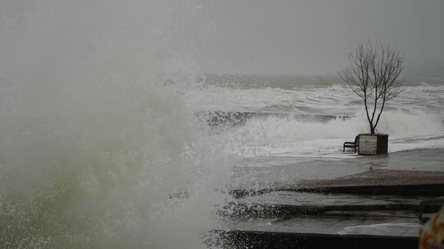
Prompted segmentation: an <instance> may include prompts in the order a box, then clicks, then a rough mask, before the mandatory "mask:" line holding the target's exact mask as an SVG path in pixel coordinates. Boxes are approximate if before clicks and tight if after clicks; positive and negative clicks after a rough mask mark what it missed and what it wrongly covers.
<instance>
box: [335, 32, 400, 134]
mask: <svg viewBox="0 0 444 249" xmlns="http://www.w3.org/2000/svg"><path fill="white" fill-rule="evenodd" d="M348 58H349V61H350V64H351V66H350V67H349V68H347V69H345V70H343V71H342V72H339V73H338V75H339V77H341V79H343V80H344V81H345V82H347V83H348V85H349V86H350V88H351V89H352V91H353V92H354V93H356V94H357V95H358V96H359V97H360V98H361V99H362V100H364V106H365V111H366V113H367V119H368V122H369V125H370V132H371V134H375V128H376V126H377V125H378V122H379V119H380V117H381V113H382V111H383V110H384V106H385V102H386V101H388V100H391V99H393V98H395V97H396V96H398V95H399V94H400V93H401V92H402V91H403V90H404V89H405V86H404V83H405V81H406V80H407V79H408V77H407V76H405V75H401V72H402V71H403V69H404V67H402V63H403V62H404V53H400V52H399V51H398V50H397V48H396V46H390V43H384V44H383V43H381V42H379V43H378V42H376V45H375V46H374V47H373V46H372V44H371V42H370V41H369V43H367V44H365V46H363V45H362V44H361V43H359V42H358V47H357V48H356V51H355V52H354V53H350V54H349V55H348ZM370 108H372V109H370ZM369 109H370V112H371V111H373V112H372V114H371V115H370V113H369ZM378 111H379V113H378ZM376 113H378V115H377V116H375V115H376ZM375 118H376V119H375Z"/></svg>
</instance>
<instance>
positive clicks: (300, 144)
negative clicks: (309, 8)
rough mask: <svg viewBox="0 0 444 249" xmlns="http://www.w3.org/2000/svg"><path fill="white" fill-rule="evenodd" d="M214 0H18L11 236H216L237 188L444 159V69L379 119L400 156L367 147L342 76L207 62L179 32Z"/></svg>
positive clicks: (6, 184) (8, 41)
mask: <svg viewBox="0 0 444 249" xmlns="http://www.w3.org/2000/svg"><path fill="white" fill-rule="evenodd" d="M198 7H199V6H196V5H195V4H193V3H192V2H188V1H174V0H172V1H170V0H165V1H145V0H144V1H139V0H131V1H125V2H123V1H83V0H79V1H55V0H54V1H53V0H47V1H38V2H36V1H28V0H24V1H10V2H8V3H7V4H6V3H5V4H4V5H2V10H1V11H0V12H1V13H2V14H1V15H0V34H1V35H2V39H0V248H45V249H46V248H57V249H59V248H107V249H109V248H149V249H153V248H162V249H170V248H171V249H176V248H207V246H206V245H205V244H203V241H204V240H207V239H211V238H209V237H208V236H209V233H208V231H211V230H213V229H224V227H223V222H221V219H222V218H221V217H220V216H219V215H218V211H219V210H220V209H221V208H223V207H224V206H226V205H227V203H229V202H231V201H235V200H233V197H232V196H230V194H229V191H230V190H231V189H233V188H240V187H253V188H255V187H257V188H262V187H266V186H269V185H271V184H279V183H283V182H296V181H298V180H301V179H302V180H303V179H315V178H328V177H336V176H340V175H344V174H350V172H351V171H354V172H357V171H363V170H368V169H369V168H370V167H380V168H381V167H387V168H403V167H404V168H405V167H407V168H409V169H412V170H421V165H423V166H424V167H425V166H427V167H428V168H433V169H435V170H442V169H443V168H442V167H443V166H442V165H443V164H442V162H443V158H442V154H443V153H442V152H443V148H444V125H443V119H444V108H443V106H444V105H443V104H444V100H443V99H444V98H443V97H444V79H437V78H412V80H411V81H409V82H408V86H407V88H406V89H405V91H404V92H403V93H402V94H401V95H400V96H399V97H398V98H396V99H394V100H392V101H390V102H388V103H387V106H386V109H385V111H384V112H383V114H382V117H381V121H380V124H379V125H378V127H377V130H378V132H381V133H387V134H389V156H385V157H359V156H357V155H356V154H355V153H353V152H351V151H347V152H342V144H343V142H344V141H350V140H353V139H354V137H355V136H356V135H357V134H359V133H364V132H368V128H367V124H366V117H365V112H364V110H363V105H362V102H361V100H360V99H359V98H358V97H357V96H355V95H354V94H353V93H352V92H351V91H350V89H349V88H348V87H347V85H346V84H345V83H344V82H341V81H340V80H339V79H338V78H337V77H335V76H334V75H330V76H286V75H284V76H282V75H215V74H204V73H202V72H199V70H198V69H197V67H196V66H194V64H193V60H192V59H190V56H189V53H188V51H182V50H181V49H179V48H177V47H176V46H175V45H177V43H174V38H175V36H174V35H172V33H174V32H176V31H177V30H178V27H183V26H181V25H182V24H183V25H185V26H186V24H187V21H189V20H190V18H192V17H194V16H193V13H195V11H196V10H198V9H199V8H198ZM196 16H198V15H197V14H196ZM184 30H188V29H184ZM328 165H334V166H335V167H333V168H335V169H337V170H334V171H331V170H330V171H328V170H325V169H326V168H327V167H328Z"/></svg>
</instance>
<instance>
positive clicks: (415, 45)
mask: <svg viewBox="0 0 444 249" xmlns="http://www.w3.org/2000/svg"><path fill="white" fill-rule="evenodd" d="M195 8H196V9H198V11H197V13H198V14H197V15H191V14H190V16H189V19H188V20H187V21H185V22H184V23H183V24H181V25H182V26H181V27H180V31H178V32H177V33H176V35H177V40H176V41H177V43H178V44H179V46H181V47H182V48H184V49H186V50H187V51H189V52H190V54H192V55H193V57H194V58H195V60H196V61H197V64H198V65H199V66H200V68H201V69H202V71H206V72H216V73H273V74H280V73H284V74H325V73H328V72H332V73H335V72H336V71H339V70H342V69H343V68H345V67H347V66H348V57H347V55H348V54H349V53H350V52H352V51H353V50H354V49H355V47H356V45H357V42H358V41H360V42H366V41H368V39H369V38H370V39H371V40H372V41H375V40H378V41H382V42H390V43H391V44H397V46H398V48H399V49H400V50H402V51H405V52H406V55H405V57H406V66H408V67H412V68H415V69H417V70H419V69H421V67H425V66H427V67H430V66H433V65H434V64H436V63H438V64H442V63H443V62H444V47H443V45H444V14H443V13H444V1H443V0H421V1H418V0H371V1H357V0H287V1H284V0H220V1H211V2H210V1H201V3H196V7H195Z"/></svg>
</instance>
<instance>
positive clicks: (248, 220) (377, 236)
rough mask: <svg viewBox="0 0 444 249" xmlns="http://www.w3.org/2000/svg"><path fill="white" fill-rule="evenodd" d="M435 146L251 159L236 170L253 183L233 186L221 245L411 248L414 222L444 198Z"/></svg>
mask: <svg viewBox="0 0 444 249" xmlns="http://www.w3.org/2000/svg"><path fill="white" fill-rule="evenodd" d="M442 152H443V150H442V149H439V150H434V149H429V150H424V151H420V152H418V151H416V152H409V153H406V152H400V153H393V154H389V155H385V156H370V157H369V156H360V157H356V158H352V159H350V160H327V159H313V158H311V159H310V158H309V159H307V158H299V159H298V160H299V161H296V162H291V160H290V158H256V159H254V160H255V165H256V166H253V164H252V161H250V162H249V163H250V165H249V166H247V167H239V168H237V172H235V176H234V177H233V179H234V180H235V181H236V180H241V179H242V178H243V176H249V177H250V178H245V179H254V180H256V182H255V184H252V182H248V181H243V182H242V181H241V182H242V184H237V185H236V187H237V188H233V189H232V191H231V193H232V194H233V196H235V197H236V201H235V202H233V203H231V205H230V206H229V207H228V208H227V210H226V213H225V215H226V216H227V217H229V219H228V222H227V224H226V230H225V231H223V232H222V233H223V236H222V237H223V238H226V239H225V241H230V242H229V246H228V247H227V248H244V247H243V246H250V245H251V246H253V247H254V248H295V246H296V245H297V247H305V248H320V247H330V246H331V245H332V243H333V244H335V245H337V246H340V247H342V248H374V247H378V248H398V246H399V245H402V248H417V247H418V244H417V241H418V233H419V229H420V228H421V226H422V225H423V224H424V223H425V221H426V220H427V219H428V217H430V216H431V215H432V214H433V213H434V212H436V211H438V210H439V208H440V207H441V206H442V205H443V204H444V198H440V196H444V163H443V162H444V161H443V158H444V155H443V154H444V153H442ZM421 160H422V163H420V161H421ZM259 162H260V163H259ZM279 162H280V163H281V164H279ZM358 162H359V163H358ZM244 163H245V162H244ZM267 163H268V164H272V165H273V167H266V166H264V165H267ZM353 164H354V166H353ZM245 165H246V164H244V166H245ZM307 166H310V167H308V168H307ZM302 169H303V170H302ZM319 172H321V173H320V174H319ZM252 175H254V176H255V178H251V176H252ZM258 182H259V183H258ZM239 186H242V187H239ZM273 241H274V242H273ZM319 241H324V242H319ZM278 245H279V246H278Z"/></svg>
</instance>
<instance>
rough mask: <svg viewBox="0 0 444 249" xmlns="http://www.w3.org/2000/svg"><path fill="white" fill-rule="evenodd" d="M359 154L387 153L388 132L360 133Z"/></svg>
mask: <svg viewBox="0 0 444 249" xmlns="http://www.w3.org/2000/svg"><path fill="white" fill-rule="evenodd" d="M358 143H359V149H358V154H359V155H377V154H387V149H388V135H387V134H359V138H358Z"/></svg>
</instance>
